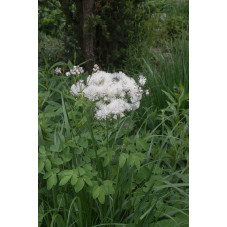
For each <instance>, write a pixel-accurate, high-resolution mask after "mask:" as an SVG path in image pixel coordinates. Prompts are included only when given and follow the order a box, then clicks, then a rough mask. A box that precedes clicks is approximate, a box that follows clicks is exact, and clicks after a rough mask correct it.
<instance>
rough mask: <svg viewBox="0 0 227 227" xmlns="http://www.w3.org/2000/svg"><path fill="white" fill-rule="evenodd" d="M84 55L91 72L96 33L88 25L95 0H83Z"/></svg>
mask: <svg viewBox="0 0 227 227" xmlns="http://www.w3.org/2000/svg"><path fill="white" fill-rule="evenodd" d="M82 4H83V18H82V22H83V23H82V25H83V47H82V48H83V56H84V59H85V60H86V61H88V62H87V63H86V65H85V69H86V70H87V71H88V72H89V73H90V72H91V71H92V68H93V66H94V62H95V54H94V38H95V33H94V31H93V28H90V27H89V26H88V24H87V23H88V20H89V17H91V15H92V12H93V7H94V0H83V2H82Z"/></svg>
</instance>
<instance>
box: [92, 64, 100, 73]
mask: <svg viewBox="0 0 227 227" xmlns="http://www.w3.org/2000/svg"><path fill="white" fill-rule="evenodd" d="M98 71H99V66H98V65H97V64H95V65H94V68H93V72H94V73H95V72H98Z"/></svg>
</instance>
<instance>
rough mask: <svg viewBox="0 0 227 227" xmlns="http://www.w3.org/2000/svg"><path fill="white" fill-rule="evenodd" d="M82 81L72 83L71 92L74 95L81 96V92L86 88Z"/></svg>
mask: <svg viewBox="0 0 227 227" xmlns="http://www.w3.org/2000/svg"><path fill="white" fill-rule="evenodd" d="M82 81H83V80H80V81H79V82H77V83H76V84H73V85H72V87H71V94H72V95H74V96H79V95H80V93H81V92H82V91H83V89H84V88H85V85H84V83H83V82H82Z"/></svg>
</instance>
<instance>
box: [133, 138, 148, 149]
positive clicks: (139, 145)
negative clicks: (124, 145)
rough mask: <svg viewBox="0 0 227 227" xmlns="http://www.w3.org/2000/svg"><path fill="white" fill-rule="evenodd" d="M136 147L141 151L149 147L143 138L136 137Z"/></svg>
mask: <svg viewBox="0 0 227 227" xmlns="http://www.w3.org/2000/svg"><path fill="white" fill-rule="evenodd" d="M136 148H137V149H138V150H139V151H141V150H145V151H147V150H148V149H149V144H148V143H147V142H146V141H145V140H143V139H138V140H137V141H136Z"/></svg>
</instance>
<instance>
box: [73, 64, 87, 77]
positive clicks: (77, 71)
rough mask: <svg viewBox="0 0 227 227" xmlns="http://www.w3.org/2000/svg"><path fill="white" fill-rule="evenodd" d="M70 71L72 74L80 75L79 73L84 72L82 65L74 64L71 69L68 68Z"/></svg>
mask: <svg viewBox="0 0 227 227" xmlns="http://www.w3.org/2000/svg"><path fill="white" fill-rule="evenodd" d="M70 73H71V74H73V75H80V74H81V73H84V69H83V67H80V66H78V65H76V66H73V69H70Z"/></svg>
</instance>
